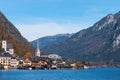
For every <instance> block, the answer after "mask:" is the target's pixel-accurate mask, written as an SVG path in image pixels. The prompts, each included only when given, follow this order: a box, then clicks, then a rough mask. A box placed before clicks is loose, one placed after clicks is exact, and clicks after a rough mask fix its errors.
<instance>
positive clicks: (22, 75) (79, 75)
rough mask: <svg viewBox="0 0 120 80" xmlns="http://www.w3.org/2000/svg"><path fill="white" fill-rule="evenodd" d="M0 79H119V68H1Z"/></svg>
mask: <svg viewBox="0 0 120 80" xmlns="http://www.w3.org/2000/svg"><path fill="white" fill-rule="evenodd" d="M0 80H120V68H99V69H90V70H6V71H5V70H1V71H0Z"/></svg>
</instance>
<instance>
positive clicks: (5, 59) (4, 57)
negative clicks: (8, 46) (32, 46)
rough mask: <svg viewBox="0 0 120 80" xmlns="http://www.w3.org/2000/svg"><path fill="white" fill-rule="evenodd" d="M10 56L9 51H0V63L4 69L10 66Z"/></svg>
mask: <svg viewBox="0 0 120 80" xmlns="http://www.w3.org/2000/svg"><path fill="white" fill-rule="evenodd" d="M11 58H12V56H11V55H10V54H9V53H1V54H0V63H1V64H2V65H3V66H4V69H9V68H10V66H11V64H10V63H11Z"/></svg>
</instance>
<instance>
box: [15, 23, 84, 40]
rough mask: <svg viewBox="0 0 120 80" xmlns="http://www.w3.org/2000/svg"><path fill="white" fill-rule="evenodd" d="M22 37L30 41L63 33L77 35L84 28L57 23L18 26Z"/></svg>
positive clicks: (78, 25)
mask: <svg viewBox="0 0 120 80" xmlns="http://www.w3.org/2000/svg"><path fill="white" fill-rule="evenodd" d="M16 26H17V28H18V29H19V31H20V32H21V33H22V35H23V36H24V37H25V38H27V39H28V40H29V41H32V40H34V39H37V38H39V37H43V36H49V35H55V34H61V33H75V32H77V31H79V30H81V29H83V28H84V27H83V26H82V25H81V24H73V23H67V24H58V23H55V22H50V23H49V22H47V23H40V24H30V25H29V24H16Z"/></svg>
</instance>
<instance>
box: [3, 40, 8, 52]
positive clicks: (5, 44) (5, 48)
mask: <svg viewBox="0 0 120 80" xmlns="http://www.w3.org/2000/svg"><path fill="white" fill-rule="evenodd" d="M2 48H3V49H4V50H5V52H6V51H7V41H6V40H3V41H2Z"/></svg>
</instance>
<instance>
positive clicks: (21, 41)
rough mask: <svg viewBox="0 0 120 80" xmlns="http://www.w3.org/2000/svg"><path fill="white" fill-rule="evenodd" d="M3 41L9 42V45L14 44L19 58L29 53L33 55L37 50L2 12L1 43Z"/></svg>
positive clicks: (0, 19) (0, 21) (0, 23)
mask: <svg viewBox="0 0 120 80" xmlns="http://www.w3.org/2000/svg"><path fill="white" fill-rule="evenodd" d="M2 40H7V41H8V43H12V44H13V47H14V49H15V52H16V54H18V55H19V56H23V55H24V54H25V52H27V51H30V52H32V53H33V52H34V50H35V49H34V48H33V46H32V45H31V44H30V43H29V42H28V41H27V40H26V39H25V38H24V37H23V36H22V35H21V34H20V32H19V31H18V30H17V29H16V27H15V26H14V25H13V24H12V23H11V22H10V21H8V20H7V18H6V17H5V16H4V15H3V14H2V13H1V12H0V41H2ZM0 48H1V45H0Z"/></svg>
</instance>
